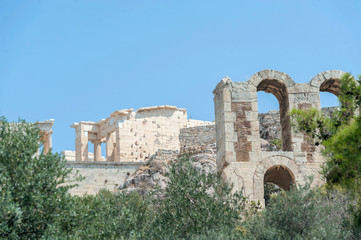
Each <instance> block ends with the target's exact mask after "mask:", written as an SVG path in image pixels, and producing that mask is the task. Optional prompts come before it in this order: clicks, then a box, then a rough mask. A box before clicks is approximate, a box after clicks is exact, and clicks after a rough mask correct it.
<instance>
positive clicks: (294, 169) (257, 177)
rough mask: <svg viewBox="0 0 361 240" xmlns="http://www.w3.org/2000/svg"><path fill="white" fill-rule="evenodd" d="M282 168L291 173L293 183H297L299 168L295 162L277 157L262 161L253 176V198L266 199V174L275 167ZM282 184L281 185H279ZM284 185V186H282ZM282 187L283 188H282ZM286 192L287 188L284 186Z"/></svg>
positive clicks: (283, 157)
mask: <svg viewBox="0 0 361 240" xmlns="http://www.w3.org/2000/svg"><path fill="white" fill-rule="evenodd" d="M278 166H279V167H282V168H284V169H285V170H286V171H289V173H290V176H291V177H292V181H293V183H297V181H298V178H297V173H298V172H299V168H298V166H297V164H296V163H295V161H294V160H292V159H290V158H288V157H285V156H281V155H275V156H271V157H268V158H266V159H264V160H262V161H261V162H260V163H259V164H258V165H257V167H256V170H255V172H254V175H253V197H254V198H256V199H263V198H264V181H265V174H266V172H267V171H268V170H269V169H271V168H273V167H278ZM279 184H280V183H279ZM281 185H282V184H281ZM281 187H282V186H281ZM283 187H284V188H285V189H286V190H287V187H286V186H283Z"/></svg>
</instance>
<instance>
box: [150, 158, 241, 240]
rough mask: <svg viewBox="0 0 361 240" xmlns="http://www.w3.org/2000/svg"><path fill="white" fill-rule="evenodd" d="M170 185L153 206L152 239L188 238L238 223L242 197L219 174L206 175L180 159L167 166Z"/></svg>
mask: <svg viewBox="0 0 361 240" xmlns="http://www.w3.org/2000/svg"><path fill="white" fill-rule="evenodd" d="M167 175H168V177H169V183H168V186H167V188H166V189H165V192H164V196H163V197H162V199H161V200H160V201H159V203H158V206H157V207H156V212H157V213H158V214H157V219H156V221H155V222H154V224H153V231H152V233H151V234H150V235H151V236H153V238H155V239H177V238H180V239H189V238H190V237H191V236H194V235H202V234H207V233H208V232H209V231H210V230H212V229H218V228H222V227H224V226H228V227H229V228H235V227H236V225H237V223H238V222H239V221H240V220H241V215H240V213H241V211H242V210H243V209H244V206H245V198H244V197H243V196H242V194H241V193H232V187H231V186H230V185H229V184H227V183H226V182H225V181H224V180H223V179H222V178H221V176H220V175H219V174H216V173H208V174H207V173H205V172H201V171H199V170H197V169H196V168H195V167H194V166H193V165H192V160H191V159H189V158H187V157H183V158H180V159H179V160H178V161H177V162H175V163H173V164H172V165H171V166H170V170H169V172H168V174H167Z"/></svg>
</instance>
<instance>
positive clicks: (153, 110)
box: [71, 105, 212, 162]
mask: <svg viewBox="0 0 361 240" xmlns="http://www.w3.org/2000/svg"><path fill="white" fill-rule="evenodd" d="M209 124H212V123H211V122H207V121H199V120H193V119H187V112H186V110H185V109H179V108H177V107H174V106H167V105H165V106H156V107H146V108H140V109H138V110H136V111H133V109H125V110H119V111H115V112H113V113H112V114H111V115H110V117H109V118H107V119H102V120H100V121H98V122H96V123H95V122H80V123H73V124H72V125H71V127H73V128H75V135H76V137H75V152H76V153H75V160H76V161H91V160H90V158H89V153H88V142H89V141H91V142H92V143H93V144H94V158H93V159H94V161H101V160H102V159H101V156H100V155H101V144H102V143H105V145H106V157H105V158H106V161H114V162H120V161H145V160H147V159H149V157H150V156H151V155H152V154H154V153H155V152H156V151H157V150H158V149H160V148H162V149H168V150H178V151H179V149H180V142H179V133H180V129H181V128H185V127H194V126H203V125H209Z"/></svg>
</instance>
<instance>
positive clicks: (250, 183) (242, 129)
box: [213, 70, 344, 201]
mask: <svg viewBox="0 0 361 240" xmlns="http://www.w3.org/2000/svg"><path fill="white" fill-rule="evenodd" d="M343 74H344V72H342V71H339V70H331V71H325V72H321V73H319V74H317V75H316V76H315V77H314V78H313V79H312V80H311V81H310V82H309V83H295V82H294V81H293V80H292V78H291V77H290V76H288V75H287V74H285V73H282V72H278V71H275V70H263V71H260V72H258V73H256V74H254V75H253V76H252V77H251V78H250V79H249V80H248V81H246V82H232V81H231V79H229V78H228V77H226V78H224V79H222V81H221V82H220V83H219V84H218V85H217V86H216V88H215V90H214V91H213V93H214V106H215V114H216V116H215V122H216V140H217V148H218V152H217V167H218V170H220V171H221V172H222V173H223V175H224V176H225V178H226V179H227V180H228V181H230V182H232V183H233V184H234V185H235V190H243V191H244V194H245V195H246V196H249V197H250V198H251V199H256V200H261V201H263V195H264V189H263V184H264V183H265V182H266V181H273V180H274V179H273V180H270V177H269V176H268V177H267V178H266V179H265V177H264V176H265V173H266V172H267V170H268V169H270V168H272V169H279V168H282V169H287V171H289V174H290V176H291V175H292V176H293V177H292V181H294V182H295V183H302V182H303V180H304V178H305V177H307V176H310V175H313V176H314V185H316V184H320V183H322V180H321V178H320V173H319V172H320V170H321V169H320V166H321V164H322V163H323V161H324V160H323V158H322V155H321V154H320V147H316V146H315V145H314V144H312V142H311V141H309V139H308V138H307V137H306V136H305V135H304V134H303V133H300V132H296V131H293V130H292V128H291V124H290V116H289V111H290V110H291V109H292V108H298V109H308V108H311V107H315V108H319V109H320V96H319V92H320V91H327V92H330V93H333V94H335V95H338V94H339V86H340V79H341V76H342V75H343ZM257 91H265V92H267V93H272V94H273V95H274V96H275V97H276V98H277V100H278V102H279V105H280V113H279V118H278V119H272V117H270V116H267V115H259V114H258V100H257ZM277 117H278V116H277ZM268 118H270V119H268ZM262 119H263V120H264V121H266V122H267V121H268V122H269V123H270V125H271V124H272V121H273V120H275V121H274V124H276V123H279V126H280V129H281V131H280V132H277V131H269V132H266V131H264V129H263V127H262V126H261V127H260V125H259V121H260V120H262ZM260 128H261V129H260ZM267 134H268V136H265V135H267ZM270 134H271V135H273V136H272V137H278V136H280V139H281V140H282V151H277V152H275V151H264V149H263V148H261V145H262V141H261V139H262V137H263V138H266V137H270ZM274 166H277V168H273V167H274ZM270 176H273V175H272V174H271V175H270ZM284 179H286V178H284ZM288 179H291V178H288ZM289 184H290V183H282V186H289Z"/></svg>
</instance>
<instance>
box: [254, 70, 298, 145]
mask: <svg viewBox="0 0 361 240" xmlns="http://www.w3.org/2000/svg"><path fill="white" fill-rule="evenodd" d="M249 83H250V84H252V85H253V86H254V87H255V89H256V91H257V92H258V91H265V92H266V93H272V94H273V95H274V96H275V97H276V98H277V100H278V103H279V109H280V119H281V129H282V150H283V151H292V134H291V122H290V116H289V110H290V107H289V96H288V88H290V87H292V86H293V85H295V82H294V81H293V80H292V78H291V77H290V76H288V75H287V74H286V73H282V72H278V71H275V70H263V71H260V72H258V73H256V74H254V75H253V76H252V77H251V79H250V80H249Z"/></svg>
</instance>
